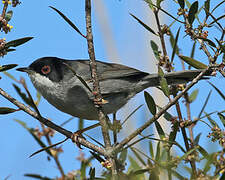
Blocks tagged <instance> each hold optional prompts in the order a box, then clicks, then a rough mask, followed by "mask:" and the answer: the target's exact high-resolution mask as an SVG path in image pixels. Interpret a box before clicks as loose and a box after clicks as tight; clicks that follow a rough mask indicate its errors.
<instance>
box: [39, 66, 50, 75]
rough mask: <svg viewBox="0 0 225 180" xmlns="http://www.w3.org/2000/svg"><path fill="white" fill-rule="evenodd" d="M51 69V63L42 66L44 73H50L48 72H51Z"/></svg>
mask: <svg viewBox="0 0 225 180" xmlns="http://www.w3.org/2000/svg"><path fill="white" fill-rule="evenodd" d="M50 71H51V67H50V66H49V65H45V66H43V67H42V68H41V72H42V73H43V74H48V73H50Z"/></svg>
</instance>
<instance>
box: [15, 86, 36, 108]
mask: <svg viewBox="0 0 225 180" xmlns="http://www.w3.org/2000/svg"><path fill="white" fill-rule="evenodd" d="M13 87H14V88H15V90H16V92H17V93H18V94H19V96H20V97H21V98H22V99H23V101H24V102H25V103H26V104H28V105H29V106H31V107H34V106H33V103H32V101H31V99H30V98H29V97H27V95H26V94H25V93H23V92H22V91H21V90H20V88H19V87H18V86H17V85H15V84H13Z"/></svg>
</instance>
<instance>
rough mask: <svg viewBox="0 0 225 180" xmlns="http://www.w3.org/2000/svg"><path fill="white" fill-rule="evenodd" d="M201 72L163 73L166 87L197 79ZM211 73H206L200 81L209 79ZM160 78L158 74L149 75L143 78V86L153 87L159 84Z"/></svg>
mask: <svg viewBox="0 0 225 180" xmlns="http://www.w3.org/2000/svg"><path fill="white" fill-rule="evenodd" d="M202 71H203V70H187V71H178V72H170V73H165V75H164V77H165V78H166V80H167V83H168V85H175V84H183V83H187V82H189V81H192V80H193V79H194V78H195V77H197V76H198V75H199V74H200V73H201V72H202ZM210 74H211V73H210V72H207V73H206V74H205V75H204V76H203V77H202V78H201V79H209V77H207V76H209V75H210ZM160 79H161V78H160V76H159V75H158V74H149V75H147V76H146V77H145V78H144V81H145V83H146V84H145V86H146V88H147V87H155V86H159V84H160Z"/></svg>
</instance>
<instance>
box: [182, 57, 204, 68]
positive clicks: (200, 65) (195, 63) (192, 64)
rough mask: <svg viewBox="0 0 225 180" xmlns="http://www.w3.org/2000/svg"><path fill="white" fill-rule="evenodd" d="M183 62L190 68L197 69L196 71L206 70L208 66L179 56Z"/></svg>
mask: <svg viewBox="0 0 225 180" xmlns="http://www.w3.org/2000/svg"><path fill="white" fill-rule="evenodd" d="M179 57H180V58H181V59H182V60H183V61H185V62H186V63H187V64H189V65H190V66H192V67H194V68H196V69H206V68H207V66H206V65H205V64H203V63H201V62H199V61H197V60H195V59H193V58H190V57H188V56H182V55H180V56H179Z"/></svg>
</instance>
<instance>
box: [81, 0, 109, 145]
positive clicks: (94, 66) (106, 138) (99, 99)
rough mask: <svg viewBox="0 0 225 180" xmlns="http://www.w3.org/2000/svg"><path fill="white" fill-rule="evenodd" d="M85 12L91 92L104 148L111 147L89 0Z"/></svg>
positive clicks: (86, 2)
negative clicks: (91, 81) (102, 105)
mask: <svg viewBox="0 0 225 180" xmlns="http://www.w3.org/2000/svg"><path fill="white" fill-rule="evenodd" d="M85 13H86V30H87V36H86V38H87V44H88V54H89V57H90V69H91V77H92V80H93V92H94V96H95V99H96V101H97V102H99V104H96V108H97V111H98V117H99V121H100V124H101V127H102V135H103V138H104V143H105V146H106V148H109V147H111V143H110V137H109V128H108V124H107V117H106V115H105V114H104V112H103V109H102V107H101V104H100V103H101V102H102V95H101V91H100V86H99V80H98V74H97V64H96V60H95V51H94V42H93V35H92V26H91V0H86V1H85Z"/></svg>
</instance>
